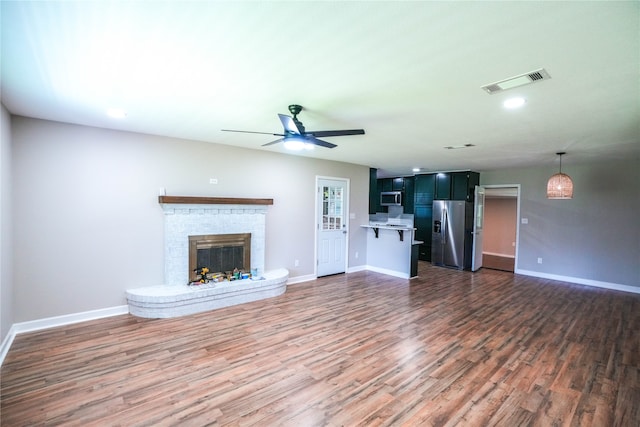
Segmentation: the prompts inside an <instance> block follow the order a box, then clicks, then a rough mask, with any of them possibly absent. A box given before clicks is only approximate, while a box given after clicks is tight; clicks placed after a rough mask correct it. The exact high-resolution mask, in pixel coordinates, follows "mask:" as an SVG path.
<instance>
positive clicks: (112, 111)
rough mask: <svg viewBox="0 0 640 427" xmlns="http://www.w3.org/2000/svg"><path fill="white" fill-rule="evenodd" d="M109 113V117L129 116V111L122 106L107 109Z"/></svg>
mask: <svg viewBox="0 0 640 427" xmlns="http://www.w3.org/2000/svg"><path fill="white" fill-rule="evenodd" d="M107 115H108V116H109V117H113V118H114V119H124V118H125V117H127V112H126V111H124V110H123V109H122V108H109V109H108V110H107Z"/></svg>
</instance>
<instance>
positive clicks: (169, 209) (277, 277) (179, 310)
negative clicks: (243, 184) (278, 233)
mask: <svg viewBox="0 0 640 427" xmlns="http://www.w3.org/2000/svg"><path fill="white" fill-rule="evenodd" d="M159 202H160V204H161V206H162V209H163V212H164V219H165V221H164V254H165V277H164V282H165V284H164V285H157V286H148V287H145V288H136V289H129V290H127V291H126V298H127V303H128V305H129V312H130V313H131V314H133V315H136V316H140V317H148V318H165V317H175V316H183V315H188V314H193V313H198V312H202V311H208V310H213V309H216V308H222V307H228V306H230V305H236V304H242V303H246V302H252V301H257V300H261V299H265V298H270V297H274V296H278V295H281V294H282V293H284V292H285V291H286V284H287V280H288V278H289V271H287V270H286V269H284V268H280V269H276V270H272V271H265V269H264V265H265V263H264V260H265V229H266V218H265V217H266V213H267V206H268V205H271V204H273V200H272V199H239V198H213V197H187V196H160V199H159ZM238 247H241V249H240V250H239V251H238V249H237V248H238ZM198 248H200V249H202V250H203V251H204V252H203V254H202V256H204V257H208V258H209V259H210V260H211V258H217V257H220V256H222V255H221V254H220V253H218V252H220V251H224V252H226V253H227V254H226V256H228V257H230V258H231V259H232V261H230V262H231V263H232V264H224V265H226V266H229V265H233V263H235V262H239V261H235V259H236V257H237V258H238V259H240V258H242V267H243V268H244V269H246V270H249V269H258V271H259V277H258V278H252V279H244V280H235V281H225V282H216V283H213V282H210V283H206V284H203V285H191V286H190V285H189V284H188V283H189V282H190V280H191V279H192V277H193V276H191V275H190V273H191V272H192V270H193V269H194V268H195V267H194V265H195V266H196V267H201V266H199V265H197V264H198V256H199V255H198V252H199V251H198ZM190 251H191V254H192V255H191V257H192V259H191V261H190V256H189V254H190ZM207 251H209V252H208V253H206V252H207ZM194 259H195V261H194ZM227 261H228V259H227ZM203 262H204V261H203ZM222 265H223V264H221V267H220V268H221V269H225V268H227V267H225V266H222ZM236 267H237V268H240V266H236ZM213 268H216V267H213Z"/></svg>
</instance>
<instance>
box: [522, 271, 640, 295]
mask: <svg viewBox="0 0 640 427" xmlns="http://www.w3.org/2000/svg"><path fill="white" fill-rule="evenodd" d="M515 273H516V274H522V275H524V276H532V277H539V278H541V279H551V280H558V281H560V282H569V283H576V284H578V285H586V286H593V287H596V288H604V289H611V290H614V291H622V292H631V293H633V294H640V287H637V286H629V285H621V284H619V283H610V282H601V281H599V280H591V279H582V278H580V277H571V276H560V275H557V274H549V273H540V272H538V271H530V270H521V269H516V271H515Z"/></svg>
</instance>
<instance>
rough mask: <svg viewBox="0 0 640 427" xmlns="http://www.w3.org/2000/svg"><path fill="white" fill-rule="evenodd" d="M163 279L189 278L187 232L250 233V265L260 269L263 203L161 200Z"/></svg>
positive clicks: (182, 280)
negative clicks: (187, 203) (182, 202)
mask: <svg viewBox="0 0 640 427" xmlns="http://www.w3.org/2000/svg"><path fill="white" fill-rule="evenodd" d="M162 209H163V210H164V215H165V216H164V218H165V220H164V259H165V264H164V282H165V284H166V285H180V284H186V283H187V282H188V280H189V236H193V235H208V234H234V233H251V267H252V268H258V269H259V271H261V272H264V258H265V253H264V252H265V228H266V221H265V218H266V213H267V208H266V206H255V205H206V207H203V205H184V204H163V205H162Z"/></svg>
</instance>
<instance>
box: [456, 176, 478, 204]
mask: <svg viewBox="0 0 640 427" xmlns="http://www.w3.org/2000/svg"><path fill="white" fill-rule="evenodd" d="M476 185H480V174H479V173H478V172H453V173H451V200H464V201H465V202H473V199H474V194H475V189H476Z"/></svg>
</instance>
